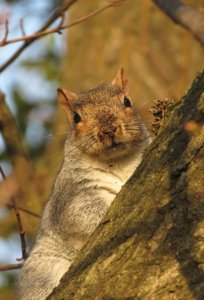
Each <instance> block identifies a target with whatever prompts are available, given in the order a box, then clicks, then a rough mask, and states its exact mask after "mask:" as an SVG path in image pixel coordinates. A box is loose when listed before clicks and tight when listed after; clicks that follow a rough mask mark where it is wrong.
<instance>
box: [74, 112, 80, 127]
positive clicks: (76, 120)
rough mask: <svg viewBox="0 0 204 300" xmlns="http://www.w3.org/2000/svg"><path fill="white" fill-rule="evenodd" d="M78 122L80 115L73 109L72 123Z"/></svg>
mask: <svg viewBox="0 0 204 300" xmlns="http://www.w3.org/2000/svg"><path fill="white" fill-rule="evenodd" d="M79 122H81V117H80V115H79V114H78V113H77V112H76V111H75V112H74V123H76V124H77V123H79Z"/></svg>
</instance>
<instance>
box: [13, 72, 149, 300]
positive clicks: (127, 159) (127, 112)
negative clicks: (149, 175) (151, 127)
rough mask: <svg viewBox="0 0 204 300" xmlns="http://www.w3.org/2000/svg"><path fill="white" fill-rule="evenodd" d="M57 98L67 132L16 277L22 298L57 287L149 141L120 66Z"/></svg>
mask: <svg viewBox="0 0 204 300" xmlns="http://www.w3.org/2000/svg"><path fill="white" fill-rule="evenodd" d="M58 99H59V102H60V103H61V105H62V107H63V109H64V111H65V112H66V114H67V116H68V119H69V123H70V126H71V129H70V132H69V133H68V136H67V140H66V143H65V149H64V161H63V163H62V167H61V169H60V171H59V173H58V175H57V178H56V181H55V184H54V188H53V193H52V195H51V197H50V199H49V201H48V203H47V205H46V207H45V210H44V213H43V217H42V221H41V226H40V229H39V232H38V235H37V238H36V242H35V244H34V246H33V249H32V250H31V253H30V255H29V257H28V259H27V260H26V262H25V265H24V266H23V268H22V271H21V273H20V277H19V280H18V287H17V293H18V298H19V299H21V300H44V299H46V297H47V296H48V295H49V294H50V293H51V292H52V290H53V288H55V287H56V286H57V285H58V284H59V281H60V279H61V277H62V276H63V275H64V273H65V272H66V271H67V270H68V269H69V267H70V265H71V263H72V262H73V260H74V258H75V257H76V255H77V253H78V252H79V250H80V249H81V248H82V246H83V245H84V244H85V243H86V242H87V240H88V238H89V236H90V234H91V233H92V232H93V231H94V229H95V228H96V227H97V225H98V224H99V222H100V221H101V219H102V218H103V216H104V215H105V213H106V212H107V210H108V208H109V207H110V205H111V203H112V201H113V200H114V198H115V196H116V194H117V193H118V192H119V191H120V189H121V187H122V185H124V184H125V182H126V181H127V180H128V179H129V177H130V176H131V175H132V174H133V171H134V170H135V169H136V167H137V166H138V164H139V163H140V161H141V158H142V153H143V151H144V149H145V148H146V146H147V145H148V144H149V143H150V137H149V133H148V131H147V129H146V127H145V125H144V123H143V122H142V120H141V119H140V117H139V115H138V114H137V113H136V112H135V110H134V109H133V107H132V102H131V100H130V98H129V93H128V80H127V78H126V76H125V74H124V70H123V69H122V68H121V69H120V70H119V71H118V73H117V75H116V77H115V78H114V80H113V81H112V82H111V83H109V84H107V83H103V84H100V85H98V86H97V87H95V88H93V89H91V90H89V91H86V92H84V93H81V94H78V95H76V94H74V93H73V92H70V91H68V90H65V89H58Z"/></svg>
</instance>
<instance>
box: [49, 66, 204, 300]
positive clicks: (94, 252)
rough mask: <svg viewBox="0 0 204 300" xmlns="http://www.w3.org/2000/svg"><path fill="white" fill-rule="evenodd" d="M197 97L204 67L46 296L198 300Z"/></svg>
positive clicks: (203, 295)
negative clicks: (60, 278) (68, 266)
mask: <svg viewBox="0 0 204 300" xmlns="http://www.w3.org/2000/svg"><path fill="white" fill-rule="evenodd" d="M203 95H204V71H203V72H201V73H200V74H199V75H198V76H197V78H196V79H195V80H194V82H193V84H192V87H191V88H190V89H189V91H188V92H187V94H186V95H185V96H184V97H183V98H182V99H181V101H180V102H179V103H178V104H177V105H175V108H174V110H173V111H172V112H171V113H170V114H169V119H168V120H167V121H166V124H165V125H164V126H163V128H162V129H161V131H160V133H159V135H158V136H157V137H156V139H155V140H154V141H153V142H152V144H151V145H150V146H149V148H148V149H147V151H146V152H145V154H144V157H143V161H142V162H141V164H140V165H139V167H138V168H137V170H136V171H135V173H134V174H133V176H132V177H131V178H130V180H129V181H128V182H127V183H126V185H125V186H123V188H122V190H121V191H120V193H119V194H118V195H117V197H116V199H115V201H114V202H113V204H112V205H111V207H110V210H109V211H108V213H107V215H106V216H105V217H104V219H103V220H102V222H101V223H100V225H99V226H98V227H97V229H96V230H95V232H94V233H93V234H92V236H91V237H90V240H89V242H88V243H87V244H86V245H85V247H84V248H83V249H82V251H81V252H80V254H79V256H78V257H77V259H76V260H75V262H74V263H73V265H72V267H71V268H70V270H69V271H68V272H67V274H65V276H64V277H63V279H62V281H61V283H60V285H59V286H58V287H57V288H56V289H55V290H54V291H53V293H52V294H51V295H50V297H49V299H129V300H130V299H142V300H143V299H144V300H149V299H151V300H154V299H156V300H160V299H168V300H171V299H189V300H191V299H197V300H198V299H199V300H201V299H204V240H203V235H204V171H203V170H204V126H203V123H204V96H203ZM189 124H194V125H195V126H190V125H189Z"/></svg>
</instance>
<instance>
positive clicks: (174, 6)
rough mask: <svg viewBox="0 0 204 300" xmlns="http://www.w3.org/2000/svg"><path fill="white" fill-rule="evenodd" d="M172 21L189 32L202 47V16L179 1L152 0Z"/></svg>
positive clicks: (203, 42) (203, 41) (203, 44)
mask: <svg viewBox="0 0 204 300" xmlns="http://www.w3.org/2000/svg"><path fill="white" fill-rule="evenodd" d="M153 2H154V3H155V4H156V5H157V6H158V7H159V8H160V9H161V10H162V11H163V12H164V13H165V14H167V15H168V16H169V18H170V19H172V20H173V21H174V22H175V23H177V24H180V25H181V26H183V27H184V28H186V29H187V30H188V31H190V32H191V33H192V34H193V35H194V36H195V38H196V39H197V40H198V41H199V42H200V43H201V45H202V46H204V15H203V14H201V13H200V12H198V11H196V10H195V9H193V8H192V7H190V6H188V5H186V4H184V3H183V2H182V1H180V0H153Z"/></svg>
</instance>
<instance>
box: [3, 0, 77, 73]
mask: <svg viewBox="0 0 204 300" xmlns="http://www.w3.org/2000/svg"><path fill="white" fill-rule="evenodd" d="M76 1H77V0H69V1H67V2H66V3H64V4H63V5H61V6H59V7H58V8H57V9H56V11H55V12H54V13H53V14H52V15H51V17H50V18H49V19H48V20H47V21H46V22H45V24H44V25H43V26H42V27H41V28H40V29H39V31H38V32H41V31H44V30H45V29H46V28H48V27H49V26H50V25H51V24H52V23H54V22H55V21H56V20H57V19H58V18H59V17H60V16H61V15H62V13H63V12H65V11H66V10H68V9H69V8H70V7H71V5H72V4H74V3H75V2H76ZM34 40H35V39H30V40H28V41H25V42H24V44H23V45H22V46H20V47H19V48H18V49H17V51H16V52H14V54H13V55H11V56H10V58H9V59H8V60H7V61H6V62H5V63H4V64H3V65H1V66H0V73H1V72H3V71H4V70H5V69H6V68H7V67H8V66H9V65H10V64H11V63H12V62H14V61H15V60H16V58H18V57H19V55H20V54H21V53H22V52H23V51H24V50H25V49H26V48H27V47H28V46H29V45H30V44H32V43H33V42H34Z"/></svg>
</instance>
